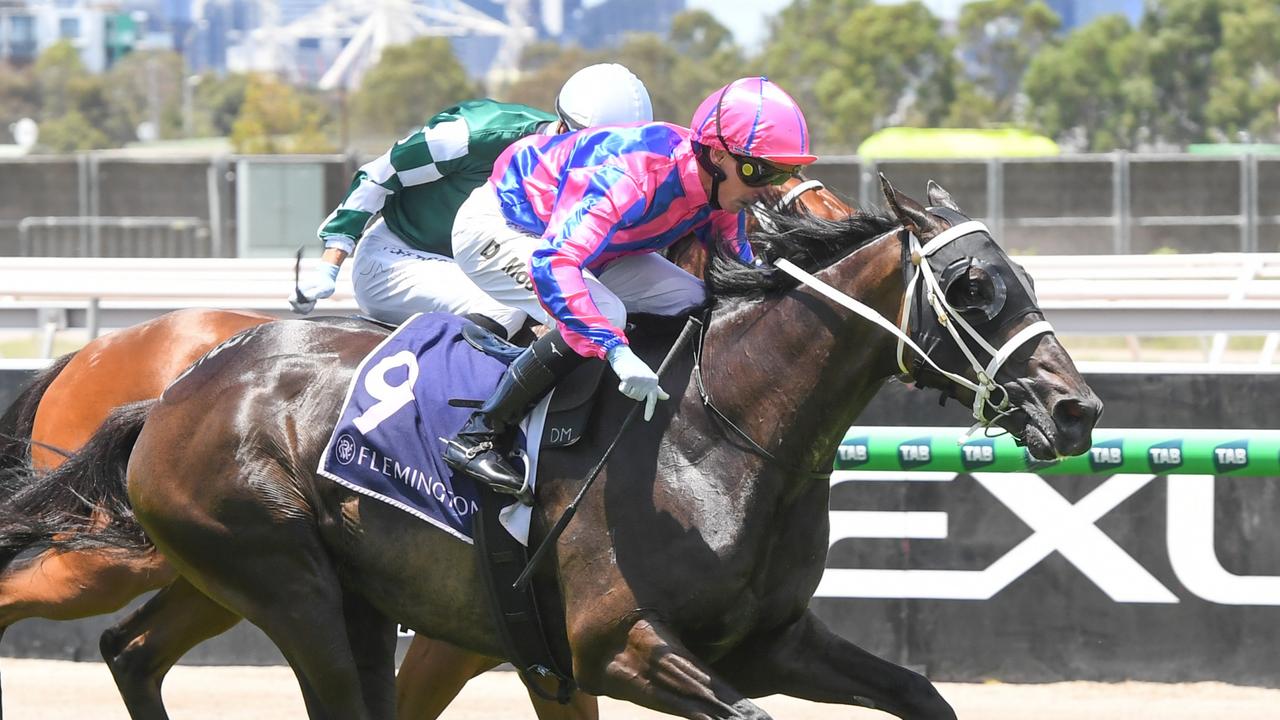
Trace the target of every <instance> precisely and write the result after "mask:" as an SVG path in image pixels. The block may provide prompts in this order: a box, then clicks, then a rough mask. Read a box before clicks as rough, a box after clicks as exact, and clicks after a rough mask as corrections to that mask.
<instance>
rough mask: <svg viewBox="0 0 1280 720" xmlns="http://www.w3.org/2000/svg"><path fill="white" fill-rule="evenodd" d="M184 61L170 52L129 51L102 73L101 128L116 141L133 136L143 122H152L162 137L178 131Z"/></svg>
mask: <svg viewBox="0 0 1280 720" xmlns="http://www.w3.org/2000/svg"><path fill="white" fill-rule="evenodd" d="M184 76H185V64H184V63H183V60H182V56H181V55H178V54H177V53H174V52H168V51H163V52H156V51H143V52H134V53H130V54H128V55H126V56H124V57H123V58H121V60H120V61H119V62H117V63H116V64H115V65H113V66H112V67H111V69H110V70H108V71H107V72H106V73H104V74H103V76H102V95H103V101H104V102H105V105H106V107H105V110H106V112H105V113H104V118H103V126H102V129H103V130H104V131H105V132H106V133H107V135H108V136H109V137H111V138H112V139H113V140H116V141H117V142H121V143H124V142H129V141H131V140H134V139H135V138H136V137H137V128H138V126H139V125H140V124H142V123H143V122H151V123H155V124H156V129H157V130H158V131H159V133H160V135H159V136H160V137H162V138H174V137H178V136H179V135H180V134H181V131H182V83H183V80H184Z"/></svg>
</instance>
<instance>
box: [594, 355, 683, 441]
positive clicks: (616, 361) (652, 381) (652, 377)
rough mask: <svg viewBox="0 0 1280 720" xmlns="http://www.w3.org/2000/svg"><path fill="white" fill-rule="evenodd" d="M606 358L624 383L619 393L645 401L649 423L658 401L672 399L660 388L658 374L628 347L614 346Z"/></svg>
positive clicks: (620, 384)
mask: <svg viewBox="0 0 1280 720" xmlns="http://www.w3.org/2000/svg"><path fill="white" fill-rule="evenodd" d="M605 357H606V358H608V360H609V365H610V366H612V367H613V371H614V372H615V373H617V375H618V379H619V380H621V381H622V382H620V383H618V391H619V392H621V393H622V394H623V395H626V396H627V397H629V398H631V399H632V400H635V401H637V402H639V401H644V419H645V422H648V421H649V420H650V419H652V418H653V409H654V408H655V407H656V406H657V405H658V401H659V400H666V399H667V398H669V397H671V396H670V395H668V394H667V393H666V391H664V390H663V389H662V388H660V387H658V374H657V373H655V372H654V371H653V370H650V369H649V366H648V365H646V364H645V362H644V361H643V360H641V359H640V358H638V357H636V354H635V353H634V352H632V351H631V348H630V347H628V346H626V345H616V346H614V347H613V349H612V350H610V351H609V352H608V353H607V354H606V355H605Z"/></svg>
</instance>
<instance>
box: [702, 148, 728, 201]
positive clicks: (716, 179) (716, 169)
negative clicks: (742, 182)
mask: <svg viewBox="0 0 1280 720" xmlns="http://www.w3.org/2000/svg"><path fill="white" fill-rule="evenodd" d="M698 164H699V165H701V166H702V169H703V170H706V171H707V174H708V175H710V176H711V192H709V193H707V200H708V204H709V205H711V208H712V209H713V210H723V209H724V208H722V207H720V183H721V182H722V181H724V180H728V179H729V176H728V175H725V173H724V170H721V169H720V166H719V165H716V164H715V163H714V162H711V148H709V147H707V146H706V145H702V144H699V145H698Z"/></svg>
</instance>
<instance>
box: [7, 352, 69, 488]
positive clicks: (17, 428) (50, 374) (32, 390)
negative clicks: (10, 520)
mask: <svg viewBox="0 0 1280 720" xmlns="http://www.w3.org/2000/svg"><path fill="white" fill-rule="evenodd" d="M73 357H75V353H74V352H71V353H67V354H66V355H63V356H62V357H60V358H58V359H57V360H54V361H53V362H52V363H51V364H50V365H49V367H47V368H45V369H44V370H41V371H40V372H39V373H37V374H36V376H35V378H33V379H32V381H31V383H30V384H29V385H27V387H26V389H24V390H23V391H22V393H21V394H20V395H18V398H17V399H16V400H14V401H13V403H11V404H10V405H9V407H8V408H7V409H6V410H5V411H4V415H0V474H3V473H5V472H7V471H9V470H11V469H13V468H20V467H23V466H25V465H26V464H27V463H28V462H29V461H30V460H31V428H32V427H33V426H34V425H35V421H36V408H38V407H39V406H40V399H41V398H43V397H44V393H45V391H46V390H48V389H49V385H50V384H52V383H53V381H54V380H55V379H56V378H57V377H58V375H59V374H60V373H61V372H62V369H63V368H65V367H66V366H67V363H69V362H71V358H73Z"/></svg>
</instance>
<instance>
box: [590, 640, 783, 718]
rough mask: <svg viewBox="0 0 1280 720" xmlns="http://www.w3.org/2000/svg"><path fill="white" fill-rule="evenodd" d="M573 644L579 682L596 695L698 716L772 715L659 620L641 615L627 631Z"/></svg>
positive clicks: (689, 715) (756, 716)
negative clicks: (724, 678) (728, 681)
mask: <svg viewBox="0 0 1280 720" xmlns="http://www.w3.org/2000/svg"><path fill="white" fill-rule="evenodd" d="M571 644H573V645H574V667H575V669H576V670H577V671H578V674H579V682H581V684H582V686H583V687H584V688H585V689H587V690H588V691H589V692H591V693H593V694H596V695H609V696H610V697H615V698H618V699H619V700H627V701H629V702H633V703H636V704H637V705H643V706H644V707H647V708H650V709H653V710H657V711H658V712H664V713H667V714H669V715H677V716H680V717H686V718H697V719H698V720H769V715H768V714H767V713H765V711H764V710H761V709H760V708H759V707H757V706H756V705H755V703H752V702H751V701H750V700H747V699H746V697H744V696H743V695H742V693H740V692H738V691H737V690H736V689H735V688H733V687H731V686H730V685H729V683H727V682H725V681H724V680H723V679H721V678H720V677H719V676H718V675H717V674H716V672H715V671H714V670H712V669H711V668H710V667H708V666H707V665H706V664H705V663H703V662H702V661H700V660H698V659H697V658H695V657H694V656H693V653H691V652H689V650H688V649H686V648H685V647H684V646H683V645H682V644H681V643H680V641H679V640H678V639H676V637H675V634H674V633H673V632H671V631H670V630H669V629H668V628H666V627H665V626H664V625H663V624H662V623H661V622H659V621H657V620H650V619H645V618H641V619H638V620H637V621H636V622H635V623H634V624H633V625H631V626H630V627H629V628H625V635H617V634H616V633H613V634H611V636H610V637H608V638H602V639H601V640H599V641H588V642H586V643H582V644H580V643H577V642H571ZM584 645H585V647H584Z"/></svg>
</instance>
